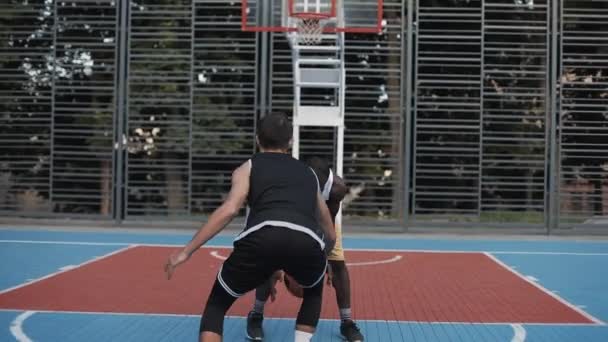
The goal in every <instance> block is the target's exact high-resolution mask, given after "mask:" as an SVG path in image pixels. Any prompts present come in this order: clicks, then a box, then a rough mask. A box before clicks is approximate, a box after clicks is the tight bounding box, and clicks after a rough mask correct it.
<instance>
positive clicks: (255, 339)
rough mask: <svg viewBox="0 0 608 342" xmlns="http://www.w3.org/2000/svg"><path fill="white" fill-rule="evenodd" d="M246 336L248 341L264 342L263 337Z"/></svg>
mask: <svg viewBox="0 0 608 342" xmlns="http://www.w3.org/2000/svg"><path fill="white" fill-rule="evenodd" d="M245 335H247V339H248V340H250V341H261V340H263V338H262V337H251V336H249V334H245Z"/></svg>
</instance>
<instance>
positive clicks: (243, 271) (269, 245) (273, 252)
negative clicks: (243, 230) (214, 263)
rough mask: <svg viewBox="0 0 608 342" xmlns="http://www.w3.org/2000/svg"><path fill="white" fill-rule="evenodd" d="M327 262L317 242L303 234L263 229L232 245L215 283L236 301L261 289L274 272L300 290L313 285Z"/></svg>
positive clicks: (284, 230)
mask: <svg viewBox="0 0 608 342" xmlns="http://www.w3.org/2000/svg"><path fill="white" fill-rule="evenodd" d="M326 268H327V259H326V256H325V253H324V252H323V250H322V249H321V246H320V244H319V242H318V241H316V240H315V239H313V238H312V237H311V236H309V235H308V234H306V233H303V232H300V231H297V230H293V229H289V228H284V227H273V226H266V227H264V228H261V229H259V230H257V231H255V232H253V233H251V234H249V235H247V236H245V237H243V238H242V239H240V240H237V241H235V242H234V250H233V251H232V254H230V256H229V257H228V259H226V261H225V262H224V264H223V265H222V268H221V269H220V271H219V273H218V275H217V279H218V281H219V283H220V285H222V287H223V288H224V289H225V290H226V292H228V293H229V294H230V295H232V296H234V297H240V296H242V295H244V294H245V293H247V292H249V291H251V290H253V289H255V288H256V287H258V286H260V285H262V284H263V283H264V282H265V281H266V280H268V278H270V276H271V275H272V274H273V273H274V272H275V271H278V270H283V271H285V272H287V273H288V274H289V275H290V276H292V277H293V278H294V279H295V280H296V281H297V282H298V283H299V284H300V285H302V286H303V287H313V286H315V285H317V284H318V283H319V282H320V281H321V280H322V279H323V276H324V274H325V269H326Z"/></svg>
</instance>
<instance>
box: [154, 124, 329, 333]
mask: <svg viewBox="0 0 608 342" xmlns="http://www.w3.org/2000/svg"><path fill="white" fill-rule="evenodd" d="M292 133H293V129H292V126H291V122H290V120H289V119H288V118H287V117H286V116H285V115H283V114H269V115H267V116H266V117H264V118H262V119H261V120H260V122H259V125H258V131H257V142H258V146H259V147H260V151H261V152H260V153H257V154H255V155H254V156H253V157H252V158H251V159H250V160H248V161H246V162H245V163H243V164H242V165H241V166H239V167H238V168H237V169H236V170H235V171H234V173H233V174H232V187H231V189H230V192H229V193H228V197H227V198H226V200H225V201H224V203H223V204H222V205H221V206H220V207H219V208H217V209H216V210H215V211H214V212H213V214H211V216H210V217H209V220H208V221H207V223H206V224H205V225H204V226H203V227H202V228H201V229H200V230H199V231H198V232H197V233H196V234H195V235H194V237H193V238H192V240H191V241H190V242H189V243H188V244H187V245H186V246H184V248H183V249H182V250H180V251H177V252H175V253H173V254H172V255H171V256H170V257H169V260H168V261H167V263H166V265H165V271H166V273H167V276H168V278H171V275H172V274H173V272H174V271H175V268H176V267H177V266H178V265H180V264H181V263H183V262H185V261H186V260H188V259H189V257H190V256H191V255H192V253H194V252H195V251H197V250H198V249H199V247H201V246H202V245H203V244H204V243H206V242H207V241H209V239H211V238H212V237H213V236H215V235H216V234H217V233H219V232H220V231H221V230H222V229H223V228H224V227H225V226H226V225H227V224H228V223H229V222H230V221H231V220H232V219H233V218H234V217H235V216H236V215H237V214H238V213H239V211H240V209H241V208H242V207H243V205H244V204H245V203H247V205H248V206H249V209H250V210H249V215H248V217H247V222H246V226H245V229H244V230H243V231H242V232H241V233H240V234H239V235H238V236H237V238H236V239H235V242H234V250H233V252H232V254H231V255H230V256H229V257H228V259H227V260H226V261H225V262H224V263H223V265H222V267H221V268H220V270H219V272H218V275H217V279H216V281H215V283H214V285H213V288H212V290H211V293H210V294H209V298H208V300H207V305H206V307H205V310H204V312H203V317H202V319H201V325H200V341H204V342H216V341H221V340H222V331H223V323H224V316H225V314H226V312H227V311H228V309H229V308H230V306H231V305H232V304H233V303H234V301H235V300H236V299H237V298H238V297H240V296H242V295H243V294H245V293H247V292H249V291H251V290H253V289H255V288H256V287H258V286H260V285H262V284H263V283H264V282H266V280H267V279H269V278H270V276H271V275H273V274H274V273H275V272H276V271H278V270H285V271H286V272H288V273H289V274H290V275H291V276H292V277H293V278H294V279H295V280H296V281H297V282H298V283H299V284H301V285H302V287H303V288H304V299H303V301H302V305H301V306H300V311H299V313H298V317H297V319H296V331H295V337H294V341H295V342H308V341H310V339H311V338H312V335H313V333H314V331H315V329H316V325H317V323H318V321H319V315H320V313H321V301H322V294H323V278H324V275H325V270H326V267H327V257H326V251H331V250H332V249H333V245H334V243H335V231H334V227H333V224H332V219H331V214H330V212H329V210H328V208H327V205H326V204H325V200H324V199H323V196H322V194H321V193H320V191H319V190H318V185H317V184H318V183H317V179H316V177H315V174H314V172H313V171H312V170H311V169H310V168H309V167H308V166H307V165H305V164H304V163H302V162H300V161H298V160H296V159H294V158H292V157H291V156H290V155H289V154H288V150H289V146H290V142H291V137H292Z"/></svg>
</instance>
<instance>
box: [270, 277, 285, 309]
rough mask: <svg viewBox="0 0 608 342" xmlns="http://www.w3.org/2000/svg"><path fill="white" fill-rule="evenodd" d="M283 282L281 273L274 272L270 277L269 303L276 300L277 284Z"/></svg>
mask: <svg viewBox="0 0 608 342" xmlns="http://www.w3.org/2000/svg"><path fill="white" fill-rule="evenodd" d="M281 281H283V271H276V272H274V274H273V275H272V277H270V302H271V303H273V302H274V301H275V300H276V299H277V282H281Z"/></svg>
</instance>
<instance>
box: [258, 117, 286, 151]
mask: <svg viewBox="0 0 608 342" xmlns="http://www.w3.org/2000/svg"><path fill="white" fill-rule="evenodd" d="M257 136H258V142H259V144H260V147H262V148H272V149H275V148H276V149H288V148H289V141H290V140H291V138H292V136H293V126H292V125H291V120H289V118H288V117H287V115H285V114H284V113H272V114H268V115H266V116H264V117H263V118H262V119H261V120H260V121H259V122H258V132H257Z"/></svg>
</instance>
